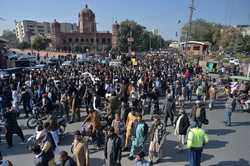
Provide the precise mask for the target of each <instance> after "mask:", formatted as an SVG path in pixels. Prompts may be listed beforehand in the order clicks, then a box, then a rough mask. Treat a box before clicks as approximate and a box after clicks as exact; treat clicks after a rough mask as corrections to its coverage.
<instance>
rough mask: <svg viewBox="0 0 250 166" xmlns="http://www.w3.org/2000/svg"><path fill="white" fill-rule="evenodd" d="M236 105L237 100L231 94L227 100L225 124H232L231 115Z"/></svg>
mask: <svg viewBox="0 0 250 166" xmlns="http://www.w3.org/2000/svg"><path fill="white" fill-rule="evenodd" d="M235 106H236V101H235V99H234V98H233V95H232V94H229V96H228V98H227V101H226V103H225V107H226V109H225V121H224V122H225V125H226V126H231V116H232V112H234V111H235Z"/></svg>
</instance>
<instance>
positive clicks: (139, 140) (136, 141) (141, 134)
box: [128, 113, 148, 160]
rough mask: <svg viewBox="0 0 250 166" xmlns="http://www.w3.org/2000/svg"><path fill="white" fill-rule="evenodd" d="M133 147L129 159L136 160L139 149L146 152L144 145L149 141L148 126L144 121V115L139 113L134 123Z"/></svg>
mask: <svg viewBox="0 0 250 166" xmlns="http://www.w3.org/2000/svg"><path fill="white" fill-rule="evenodd" d="M132 129H133V135H132V146H131V150H130V154H129V157H128V159H129V160H134V159H135V152H136V150H137V149H142V150H144V143H145V141H146V139H147V133H148V125H147V124H146V122H144V120H142V115H141V114H140V113H137V120H136V121H135V122H134V123H133V128H132Z"/></svg>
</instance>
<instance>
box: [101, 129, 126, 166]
mask: <svg viewBox="0 0 250 166" xmlns="http://www.w3.org/2000/svg"><path fill="white" fill-rule="evenodd" d="M104 156H105V162H106V166H121V158H122V144H121V139H120V137H119V136H118V135H117V134H116V133H115V129H114V127H110V129H109V131H108V136H107V139H106V143H105V146H104Z"/></svg>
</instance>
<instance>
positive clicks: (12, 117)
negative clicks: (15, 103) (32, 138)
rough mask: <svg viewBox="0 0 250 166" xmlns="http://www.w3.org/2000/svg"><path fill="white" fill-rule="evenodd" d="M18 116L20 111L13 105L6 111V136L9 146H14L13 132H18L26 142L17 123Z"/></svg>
mask: <svg viewBox="0 0 250 166" xmlns="http://www.w3.org/2000/svg"><path fill="white" fill-rule="evenodd" d="M17 116H18V113H17V112H16V111H15V110H14V109H13V108H12V107H10V108H8V109H7V112H5V113H4V119H5V128H6V134H5V137H6V141H7V144H8V148H11V147H13V143H12V136H13V134H17V135H18V136H19V137H20V138H21V139H22V141H23V142H25V138H24V135H23V131H22V129H21V128H20V127H19V125H18V123H17Z"/></svg>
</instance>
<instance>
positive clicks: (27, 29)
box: [15, 20, 77, 42]
mask: <svg viewBox="0 0 250 166" xmlns="http://www.w3.org/2000/svg"><path fill="white" fill-rule="evenodd" d="M15 25H16V36H17V39H18V41H19V42H24V41H26V42H30V41H31V40H30V39H31V37H32V36H36V35H42V36H47V35H49V34H50V33H51V23H49V22H37V21H32V20H23V21H16V22H15ZM60 27H61V29H60V31H61V32H75V31H77V25H76V24H71V23H61V26H60Z"/></svg>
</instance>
